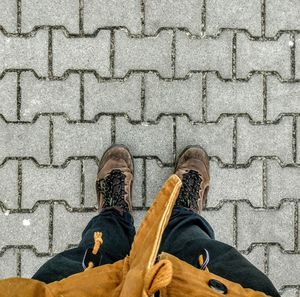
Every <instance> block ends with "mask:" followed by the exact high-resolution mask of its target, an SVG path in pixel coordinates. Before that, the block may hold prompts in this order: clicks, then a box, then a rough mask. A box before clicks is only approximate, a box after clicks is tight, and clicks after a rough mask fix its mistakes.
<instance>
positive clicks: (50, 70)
mask: <svg viewBox="0 0 300 297" xmlns="http://www.w3.org/2000/svg"><path fill="white" fill-rule="evenodd" d="M48 77H49V79H54V75H53V32H52V28H51V27H49V29H48Z"/></svg>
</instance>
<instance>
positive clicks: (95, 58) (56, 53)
mask: <svg viewBox="0 0 300 297" xmlns="http://www.w3.org/2000/svg"><path fill="white" fill-rule="evenodd" d="M109 57H110V32H109V31H108V30H101V31H99V33H98V34H97V36H96V37H94V38H89V37H85V38H72V37H69V38H68V37H66V35H65V34H64V32H63V31H61V30H55V31H54V32H53V72H54V75H56V76H62V75H63V74H64V72H65V71H66V70H68V69H84V70H95V71H97V73H98V74H99V75H100V76H110V71H109V65H110V58H109Z"/></svg>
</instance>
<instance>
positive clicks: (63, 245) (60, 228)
mask: <svg viewBox="0 0 300 297" xmlns="http://www.w3.org/2000/svg"><path fill="white" fill-rule="evenodd" d="M97 214H98V212H96V211H94V212H69V211H67V210H66V209H65V207H64V206H63V205H54V215H53V252H54V253H59V252H62V251H64V250H65V249H67V248H68V247H69V245H77V244H78V243H79V242H80V240H81V234H82V231H83V230H84V228H85V227H86V225H87V224H88V222H89V221H90V220H91V219H92V218H93V217H94V216H96V215H97ZM100 231H101V230H100ZM104 240H105V239H104Z"/></svg>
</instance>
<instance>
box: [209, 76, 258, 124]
mask: <svg viewBox="0 0 300 297" xmlns="http://www.w3.org/2000/svg"><path fill="white" fill-rule="evenodd" d="M206 102H207V119H208V120H209V121H216V120H217V119H218V117H219V116H220V115H221V114H222V113H248V114H249V115H250V116H251V118H252V119H253V120H254V121H261V120H262V119H263V79H262V76H258V75H255V76H252V77H251V78H250V79H249V81H236V80H233V81H222V80H220V79H219V78H218V77H217V76H216V75H215V74H212V73H208V75H207V83H206Z"/></svg>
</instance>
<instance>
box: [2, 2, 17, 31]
mask: <svg viewBox="0 0 300 297" xmlns="http://www.w3.org/2000/svg"><path fill="white" fill-rule="evenodd" d="M0 26H2V27H3V28H4V29H5V30H6V31H7V32H10V33H13V32H16V31H17V1H11V0H1V1H0Z"/></svg>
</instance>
